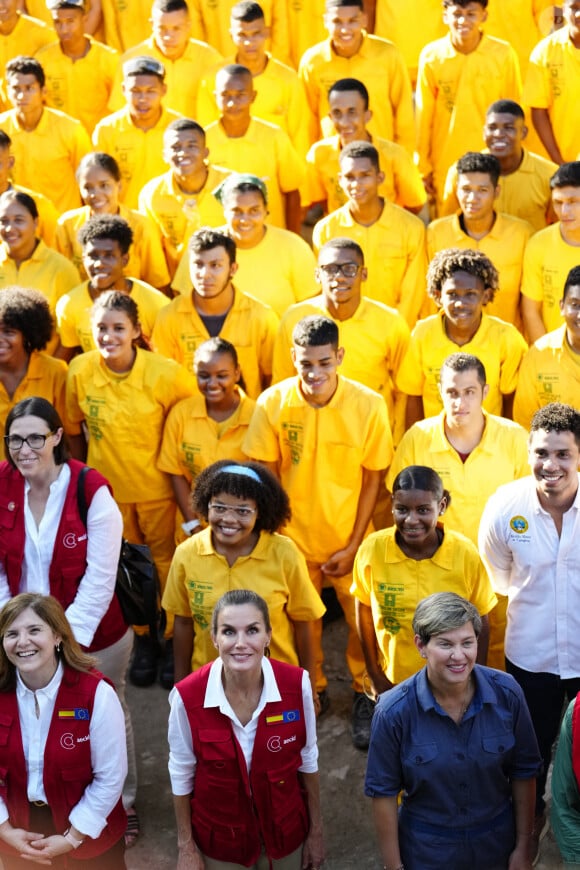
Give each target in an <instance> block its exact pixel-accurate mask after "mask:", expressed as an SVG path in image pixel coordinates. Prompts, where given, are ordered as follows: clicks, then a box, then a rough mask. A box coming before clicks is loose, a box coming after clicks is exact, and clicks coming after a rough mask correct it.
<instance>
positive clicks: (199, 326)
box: [153, 290, 278, 399]
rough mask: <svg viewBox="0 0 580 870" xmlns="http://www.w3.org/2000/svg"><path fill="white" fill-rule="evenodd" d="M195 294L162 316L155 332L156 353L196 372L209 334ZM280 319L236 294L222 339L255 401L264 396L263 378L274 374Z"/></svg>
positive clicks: (179, 299)
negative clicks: (199, 353) (232, 352)
mask: <svg viewBox="0 0 580 870" xmlns="http://www.w3.org/2000/svg"><path fill="white" fill-rule="evenodd" d="M192 295H193V294H192V293H188V294H187V295H182V296H178V297H177V298H176V299H174V300H173V301H172V302H170V303H169V305H167V306H166V307H165V308H164V309H163V310H162V311H160V312H159V315H158V317H157V321H156V323H155V328H154V330H153V346H154V348H155V350H156V351H157V352H158V353H160V354H163V355H164V356H166V357H169V358H170V359H173V360H176V361H177V362H178V363H180V364H181V365H182V366H183V367H184V368H185V369H186V370H187V371H188V372H193V356H194V354H195V351H196V349H197V348H198V347H199V345H200V344H202V343H203V342H204V341H207V340H208V338H209V337H210V336H209V333H208V331H207V329H206V328H205V326H204V323H203V321H202V319H201V317H200V316H199V314H198V313H197V311H196V309H195V306H194V304H193V298H192ZM277 329H278V318H277V317H276V315H275V314H274V312H273V311H272V309H271V308H268V306H266V305H263V304H262V303H261V302H258V300H257V299H253V298H252V297H251V296H247V295H246V294H245V293H242V292H241V290H236V291H235V295H234V304H233V305H232V307H231V308H230V310H229V311H228V313H227V315H226V319H225V321H224V325H223V327H222V330H221V332H220V336H221V337H222V338H225V339H226V340H227V341H230V342H231V343H232V344H233V345H234V347H235V348H236V350H237V352H238V358H239V361H240V367H241V369H242V374H243V376H244V381H245V384H246V392H247V393H248V395H249V396H250V397H251V398H253V399H255V398H257V397H258V396H259V395H260V393H261V392H262V384H261V381H262V378H265V377H269V376H270V375H271V374H272V351H273V347H274V338H275V336H276V330H277Z"/></svg>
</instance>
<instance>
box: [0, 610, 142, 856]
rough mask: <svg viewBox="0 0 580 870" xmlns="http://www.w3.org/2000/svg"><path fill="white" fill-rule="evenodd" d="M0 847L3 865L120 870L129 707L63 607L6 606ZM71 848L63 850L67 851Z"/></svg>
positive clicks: (0, 650) (0, 672)
mask: <svg viewBox="0 0 580 870" xmlns="http://www.w3.org/2000/svg"><path fill="white" fill-rule="evenodd" d="M0 640H1V647H0V854H1V857H2V861H3V862H4V867H5V868H6V870H24V868H30V867H31V866H35V865H34V864H33V863H32V862H37V863H39V864H43V863H44V864H50V865H51V867H52V868H53V870H54V868H56V870H61V868H65V867H66V868H73V867H75V866H78V867H83V868H84V870H89V868H90V870H124V868H125V866H126V865H125V859H124V850H125V847H124V842H123V834H124V831H125V825H126V816H125V811H124V810H123V804H122V801H121V791H122V788H123V782H124V779H125V775H126V772H127V754H126V748H125V740H124V734H125V724H124V715H123V710H122V708H121V705H120V703H119V700H118V698H117V696H116V694H115V691H114V689H113V688H112V687H111V686H110V685H108V684H107V682H105V680H103V679H102V677H101V675H100V674H99V673H97V672H95V671H94V670H92V668H93V665H94V659H93V658H92V657H90V656H88V655H86V654H85V653H84V652H83V651H82V649H81V648H80V646H79V644H78V643H77V641H76V640H75V639H74V636H73V633H72V629H71V626H70V624H69V623H68V621H67V619H66V616H65V614H64V611H63V608H62V606H61V605H60V604H59V603H58V601H57V600H56V599H55V598H53V597H52V596H49V595H35V594H32V593H24V594H22V595H17V596H16V597H15V598H13V599H12V600H11V601H9V602H8V604H6V605H5V606H4V608H3V609H2V611H1V612H0ZM65 855H66V858H65V857H64V856H65Z"/></svg>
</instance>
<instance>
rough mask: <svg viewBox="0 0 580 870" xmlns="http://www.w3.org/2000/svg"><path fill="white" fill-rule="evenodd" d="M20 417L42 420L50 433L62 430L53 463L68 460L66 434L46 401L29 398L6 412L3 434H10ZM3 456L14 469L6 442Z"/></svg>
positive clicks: (52, 408) (68, 451)
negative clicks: (11, 428)
mask: <svg viewBox="0 0 580 870" xmlns="http://www.w3.org/2000/svg"><path fill="white" fill-rule="evenodd" d="M22 417H39V418H40V419H41V420H44V422H45V423H46V425H47V426H48V428H49V429H50V431H51V432H56V431H57V429H62V430H63V432H62V436H61V439H60V441H59V443H58V444H57V445H56V447H55V448H54V450H53V454H52V455H53V456H54V461H55V463H56V465H62V464H63V463H64V462H66V461H67V459H69V458H70V455H71V453H70V448H69V444H68V439H67V437H66V433H65V431H64V426H63V423H62V420H61V419H60V414H59V413H58V411H57V410H56V408H55V407H54V405H51V403H50V402H49V401H48V399H42V398H41V397H40V396H30V397H29V398H28V399H22V401H21V402H18V404H16V405H14V407H13V408H11V409H10V411H9V412H8V416H7V417H6V424H5V426H4V434H5V435H9V434H10V427H11V426H12V424H13V423H14V421H15V420H20V419H21V418H22ZM4 455H5V456H6V459H7V460H8V462H9V463H10V465H11V466H12V467H13V468H16V464H15V462H14V460H13V459H12V456H11V455H10V451H9V450H8V445H7V444H6V441H5V442H4Z"/></svg>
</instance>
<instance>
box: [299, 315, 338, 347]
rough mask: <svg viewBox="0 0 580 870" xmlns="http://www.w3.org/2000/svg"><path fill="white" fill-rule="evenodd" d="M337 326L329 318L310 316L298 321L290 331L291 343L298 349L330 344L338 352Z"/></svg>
mask: <svg viewBox="0 0 580 870" xmlns="http://www.w3.org/2000/svg"><path fill="white" fill-rule="evenodd" d="M338 341H339V333H338V326H337V325H336V323H335V322H334V320H331V319H330V318H329V317H324V316H323V315H321V314H310V315H308V317H303V318H302V320H299V321H298V323H297V324H296V326H295V327H294V329H293V330H292V343H293V344H295V345H297V346H298V347H322V346H323V345H325V344H330V345H331V346H332V348H333V349H334V350H338Z"/></svg>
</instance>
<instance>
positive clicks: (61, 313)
mask: <svg viewBox="0 0 580 870" xmlns="http://www.w3.org/2000/svg"><path fill="white" fill-rule="evenodd" d="M129 280H130V281H131V284H132V286H131V293H130V295H131V298H132V299H133V300H134V302H135V303H136V305H137V307H138V309H139V323H140V325H141V330H142V332H143V335H144V336H145V338H151V334H152V332H153V327H154V325H155V320H156V319H157V314H158V313H159V311H161V309H162V308H165V306H166V305H169V299H168V298H167V296H165V294H163V293H160V292H159V290H155V288H154V287H150V286H149V285H148V284H145V283H144V282H143V281H137V280H136V279H135V278H130V279H129ZM93 302H94V299H93V298H92V296H91V294H90V292H89V282H88V281H84V282H83V283H82V284H79V286H78V287H75V288H74V289H73V290H71V291H70V292H69V293H66V294H65V295H64V296H62V297H61V298H60V299H59V301H58V304H57V306H56V322H57V325H58V331H59V335H60V342H61V344H62V345H63V347H80V348H81V350H82V351H83V353H86V352H87V351H89V350H96V345H95V342H94V339H93V331H92V328H91V310H92V307H93Z"/></svg>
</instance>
